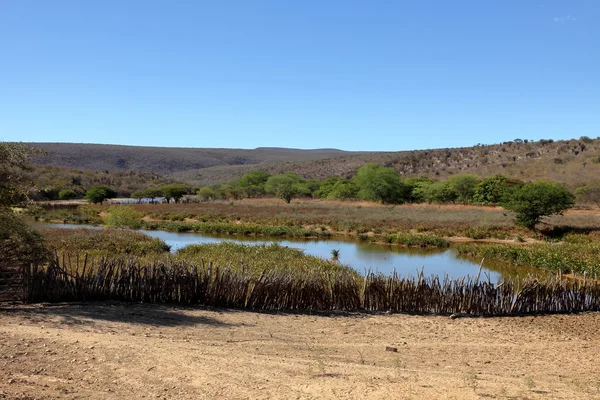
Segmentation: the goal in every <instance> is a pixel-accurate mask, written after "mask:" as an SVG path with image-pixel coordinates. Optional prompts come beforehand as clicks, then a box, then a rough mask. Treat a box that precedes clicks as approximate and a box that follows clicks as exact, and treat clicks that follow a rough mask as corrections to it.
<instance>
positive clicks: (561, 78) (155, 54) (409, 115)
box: [0, 0, 600, 152]
mask: <svg viewBox="0 0 600 400" xmlns="http://www.w3.org/2000/svg"><path fill="white" fill-rule="evenodd" d="M2 11H3V12H2V14H0V49H2V50H3V53H4V54H7V55H10V57H6V60H5V62H4V63H2V64H1V65H0V85H1V87H2V88H3V94H4V96H2V97H0V140H2V141H21V142H46V143H86V144H113V145H123V146H144V147H175V148H223V149H247V150H251V149H256V148H264V147H268V148H288V149H302V150H311V149H314V150H318V149H336V150H343V151H365V152H395V151H411V150H426V149H441V148H461V147H472V146H475V145H477V144H485V145H491V144H497V143H502V142H505V141H512V140H514V139H515V138H521V139H528V140H533V141H538V140H540V139H552V140H568V139H570V138H578V137H581V136H588V137H592V138H595V137H597V136H598V135H599V134H600V131H599V130H598V127H600V115H599V114H598V113H597V110H598V109H600V90H599V89H600V80H599V79H598V75H597V70H598V69H599V68H600V54H599V53H598V52H597V51H596V47H597V43H598V42H599V41H600V26H597V24H596V21H597V20H598V19H600V3H597V2H595V1H592V0H581V1H577V2H571V3H568V4H567V3H564V2H561V1H558V0H550V1H541V0H536V1H531V2H527V3H525V4H523V3H522V2H517V1H514V0H512V1H507V2H502V4H499V3H498V4H492V3H482V2H477V1H469V0H462V1H458V2H453V3H451V4H450V3H447V2H443V1H433V0H431V1H426V2H422V3H419V4H395V3H391V4H390V3H387V2H384V1H375V2H372V3H369V4H368V5H367V4H362V3H349V2H346V1H342V0H332V1H330V2H326V3H321V2H317V1H312V0H311V1H306V2H303V3H302V4H287V3H281V2H278V1H275V0H256V1H254V2H243V1H239V0H224V1H223V2H219V3H209V2H206V3H195V2H189V3H184V2H182V3H176V4H172V3H169V2H167V1H161V0H155V1H150V2H147V1H141V0H131V1H128V2H125V3H123V2H119V1H116V0H107V1H105V2H101V3H100V2H97V3H91V2H85V3H81V2H77V1H71V0H60V1H57V2H52V3H39V2H29V1H8V2H6V3H4V4H3V10H2Z"/></svg>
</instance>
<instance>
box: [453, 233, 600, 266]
mask: <svg viewBox="0 0 600 400" xmlns="http://www.w3.org/2000/svg"><path fill="white" fill-rule="evenodd" d="M456 248H457V250H458V251H459V253H460V254H463V255H467V256H471V257H478V258H479V257H485V258H486V259H496V260H503V261H506V262H509V263H511V264H514V265H517V266H523V267H526V266H531V267H537V268H542V269H548V270H551V271H555V272H558V271H560V272H563V273H572V272H575V273H578V274H583V273H587V274H589V276H593V275H594V274H597V273H600V241H599V240H598V235H597V234H594V235H581V234H574V235H568V236H567V237H565V239H564V241H563V242H558V243H554V242H551V243H535V244H530V245H526V246H523V245H521V246H514V245H508V244H460V245H458V246H457V247H456Z"/></svg>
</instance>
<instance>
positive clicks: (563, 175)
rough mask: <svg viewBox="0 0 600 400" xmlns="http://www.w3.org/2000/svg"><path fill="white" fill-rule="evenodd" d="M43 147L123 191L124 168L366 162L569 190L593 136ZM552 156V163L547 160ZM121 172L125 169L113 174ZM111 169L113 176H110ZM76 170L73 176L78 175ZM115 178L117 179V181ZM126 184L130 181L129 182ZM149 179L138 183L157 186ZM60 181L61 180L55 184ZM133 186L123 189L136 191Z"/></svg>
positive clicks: (198, 172)
mask: <svg viewBox="0 0 600 400" xmlns="http://www.w3.org/2000/svg"><path fill="white" fill-rule="evenodd" d="M36 146H39V147H40V148H43V149H44V150H46V151H47V152H48V155H47V156H45V157H39V158H37V159H36V160H35V162H36V163H38V164H51V165H54V166H61V167H68V168H72V169H73V168H77V169H86V170H90V171H102V173H101V174H99V175H98V178H102V174H104V171H113V172H111V173H110V174H104V175H106V177H110V180H111V181H110V182H107V181H105V182H92V183H91V184H90V186H93V185H106V186H109V187H113V188H115V189H118V190H119V192H120V193H125V191H126V187H125V180H128V179H130V178H129V177H127V176H126V175H127V174H129V173H130V172H131V171H145V173H147V174H155V175H160V176H162V177H164V178H162V179H172V180H177V181H181V182H185V183H187V184H190V185H195V186H197V187H203V186H211V185H214V184H222V183H224V182H231V181H235V180H237V179H239V178H241V177H242V176H243V175H244V174H248V173H251V172H255V171H265V172H267V173H269V174H271V175H276V174H281V173H282V172H286V171H295V172H296V173H298V174H299V175H300V176H302V177H304V178H305V179H309V180H312V179H317V180H321V179H325V178H328V177H331V176H337V177H341V178H349V177H351V176H353V175H354V174H355V173H356V171H357V170H358V169H359V168H360V167H362V166H363V165H365V164H367V163H377V164H380V165H384V166H385V167H391V168H393V169H394V170H395V171H396V172H397V173H398V174H399V175H400V176H402V177H403V178H420V177H423V176H427V177H430V178H435V179H440V180H444V181H445V180H446V179H447V178H448V177H450V176H453V175H457V174H464V173H469V174H474V175H477V176H480V177H492V176H495V175H498V174H501V175H504V176H507V177H508V178H509V179H517V180H521V181H532V180H542V179H543V180H554V181H558V182H562V183H564V184H565V185H567V187H568V188H569V189H570V190H575V189H576V188H578V187H581V186H585V185H588V184H589V183H591V182H593V181H595V180H597V177H598V176H599V175H600V163H599V162H598V154H599V152H600V140H598V139H591V138H579V139H570V140H557V141H553V140H549V139H548V140H544V139H543V140H539V141H532V140H527V142H525V140H522V139H521V140H515V141H510V142H504V143H499V144H492V145H477V146H473V147H464V148H449V149H431V150H414V151H401V152H385V153H382V152H362V153H349V152H343V151H339V150H292V149H273V148H271V149H268V148H261V149H255V150H231V149H176V148H153V147H132V146H108V145H86V144H60V145H56V144H52V143H40V144H36ZM555 159H559V160H560V164H556V163H555ZM117 173H119V174H124V175H125V176H118V175H117ZM113 174H114V175H113ZM78 176H79V175H78ZM118 180H121V181H122V182H123V183H122V184H121V185H117V183H118V182H117V181H118ZM132 183H133V182H132ZM165 184H167V183H159V182H156V181H154V180H152V179H150V178H148V179H147V183H146V186H162V185H165ZM63 188H66V187H63ZM138 189H140V187H138V188H136V189H133V190H131V191H130V192H129V193H131V192H132V191H135V190H138Z"/></svg>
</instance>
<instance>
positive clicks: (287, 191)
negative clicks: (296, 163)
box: [265, 172, 306, 204]
mask: <svg viewBox="0 0 600 400" xmlns="http://www.w3.org/2000/svg"><path fill="white" fill-rule="evenodd" d="M302 182H303V179H302V178H301V177H300V175H298V174H296V173H293V172H288V173H286V174H280V175H273V176H271V177H270V178H269V179H268V180H267V182H266V183H265V190H266V192H267V193H269V194H272V195H274V196H276V197H279V198H281V199H283V200H284V201H285V202H286V203H288V204H289V203H290V202H291V201H292V199H293V198H294V197H297V196H298V195H300V194H302V193H304V192H305V190H306V188H303V187H302Z"/></svg>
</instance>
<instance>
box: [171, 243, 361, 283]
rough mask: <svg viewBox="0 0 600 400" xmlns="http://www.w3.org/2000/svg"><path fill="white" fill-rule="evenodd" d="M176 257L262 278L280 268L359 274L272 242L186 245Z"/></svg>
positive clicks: (305, 272) (299, 273) (304, 272)
mask: <svg viewBox="0 0 600 400" xmlns="http://www.w3.org/2000/svg"><path fill="white" fill-rule="evenodd" d="M176 258H177V259H180V260H185V261H190V262H194V263H202V262H203V261H204V262H205V263H208V262H209V261H210V262H212V263H213V266H215V267H216V266H220V267H221V268H228V269H232V270H235V271H244V272H246V273H248V274H249V276H251V277H254V278H259V277H260V275H261V274H263V273H269V272H272V271H279V272H283V271H285V272H286V273H289V274H290V276H295V277H302V276H306V275H308V274H311V273H315V272H319V273H324V274H326V273H336V274H337V273H344V274H349V275H355V276H357V277H358V274H357V273H356V272H355V271H354V270H352V269H351V268H348V267H346V266H343V265H341V264H340V263H337V262H333V261H329V260H324V259H321V258H319V257H315V256H310V255H306V254H304V253H303V252H302V250H298V249H293V248H289V247H284V246H280V245H278V244H270V245H259V246H254V245H243V244H236V243H229V242H222V243H218V244H198V245H190V246H186V247H184V248H183V249H181V250H178V251H177V253H176Z"/></svg>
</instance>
